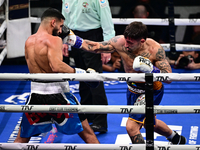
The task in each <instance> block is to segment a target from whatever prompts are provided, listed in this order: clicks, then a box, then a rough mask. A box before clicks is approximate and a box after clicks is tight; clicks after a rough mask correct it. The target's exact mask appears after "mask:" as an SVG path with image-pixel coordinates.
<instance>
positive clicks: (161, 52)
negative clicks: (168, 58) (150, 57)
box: [156, 47, 165, 60]
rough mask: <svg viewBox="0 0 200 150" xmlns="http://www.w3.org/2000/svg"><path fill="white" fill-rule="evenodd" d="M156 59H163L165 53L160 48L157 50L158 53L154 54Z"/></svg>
mask: <svg viewBox="0 0 200 150" xmlns="http://www.w3.org/2000/svg"><path fill="white" fill-rule="evenodd" d="M156 59H157V60H162V59H165V51H164V49H163V48H162V47H160V48H159V49H158V52H157V53H156Z"/></svg>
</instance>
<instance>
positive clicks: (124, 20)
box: [30, 17, 200, 51]
mask: <svg viewBox="0 0 200 150" xmlns="http://www.w3.org/2000/svg"><path fill="white" fill-rule="evenodd" d="M30 19H31V22H32V23H40V22H41V19H40V18H36V17H30ZM133 21H141V22H143V23H144V24H146V25H165V26H168V25H169V21H168V19H145V18H144V19H138V18H132V19H127V18H113V22H114V24H129V23H131V22H133ZM175 24H176V25H200V20H198V19H175ZM161 46H162V47H163V48H164V50H165V51H170V44H161ZM176 50H177V51H183V50H184V51H187V50H188V51H189V50H195V51H200V45H192V44H190V45H188V44H176Z"/></svg>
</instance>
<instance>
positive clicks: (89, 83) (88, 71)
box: [75, 68, 99, 88]
mask: <svg viewBox="0 0 200 150" xmlns="http://www.w3.org/2000/svg"><path fill="white" fill-rule="evenodd" d="M75 73H97V72H96V71H95V70H94V69H91V68H88V69H87V70H83V69H81V68H75ZM85 83H86V85H87V86H89V87H91V88H97V87H98V86H99V81H96V82H90V81H87V82H86V81H85Z"/></svg>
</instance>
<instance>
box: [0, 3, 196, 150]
mask: <svg viewBox="0 0 200 150" xmlns="http://www.w3.org/2000/svg"><path fill="white" fill-rule="evenodd" d="M0 4H2V3H0ZM5 15H8V14H7V12H6V14H5ZM6 18H7V17H6ZM29 19H30V22H31V23H40V19H39V18H36V17H30V18H29ZM132 21H141V22H143V23H144V24H146V25H160V26H170V25H171V24H174V25H176V26H182V25H189V26H190V25H200V20H199V19H197V20H194V19H178V18H166V19H139V18H138V19H126V18H113V22H114V24H129V23H131V22H132ZM6 28H7V20H5V21H4V22H3V24H2V25H1V27H0V36H2V35H3V33H4V32H5V31H6ZM172 41H173V40H172ZM161 45H162V47H163V48H164V49H165V51H170V50H171V49H176V50H177V51H182V50H197V51H199V50H200V45H194V44H189V45H188V44H176V43H173V42H171V43H169V44H161ZM7 52H8V49H7V47H5V48H4V49H3V50H2V52H1V53H0V65H1V63H2V61H3V60H4V58H5V57H6V55H7ZM176 71H177V73H169V74H161V73H160V74H135V73H134V74H125V73H114V74H113V73H103V74H95V75H94V74H87V75H79V74H56V75H55V74H48V75H47V74H29V73H28V69H27V66H17V67H14V66H0V101H1V103H0V127H1V128H0V137H1V138H0V149H17V150H18V149H37V150H42V149H44V150H47V149H57V150H59V149H67V150H84V149H85V150H89V149H93V150H100V149H107V150H113V149H115V150H132V149H134V150H135V149H138V150H145V149H146V150H152V149H155V150H179V149H181V150H199V149H200V138H199V135H198V134H200V132H199V124H200V121H198V120H199V113H200V102H199V101H198V100H199V99H200V84H199V81H200V73H199V72H200V70H195V71H194V70H193V71H191V70H181V69H179V70H174V69H173V72H176ZM38 80H39V81H44V80H45V81H46V80H48V81H66V80H67V81H69V82H70V88H71V92H72V93H73V94H74V95H75V96H76V97H77V98H78V99H80V97H79V93H78V92H77V91H78V87H77V84H78V81H104V85H105V90H106V94H107V97H108V103H109V105H108V106H94V105H92V106H87V105H84V106H67V107H66V106H57V105H56V106H53V105H51V106H42V105H41V106H40V105H37V107H35V106H34V105H29V106H25V105H24V104H25V100H26V98H27V97H28V95H29V92H30V81H38ZM126 81H141V82H146V91H147V92H146V93H145V94H146V100H147V103H146V106H127V105H126V88H127V86H126ZM153 81H173V82H172V83H171V84H165V83H164V86H165V94H164V96H163V100H162V102H161V105H159V106H153V103H152V99H153V98H152V95H153V93H152V83H153ZM22 112H56V113H58V112H60V113H63V112H66V113H67V112H68V113H74V112H76V113H82V112H86V113H93V112H95V113H96V112H98V113H108V132H107V133H106V134H98V133H95V134H96V136H97V138H98V139H99V141H100V143H101V144H84V141H82V140H81V139H80V138H79V137H78V135H70V136H69V135H63V134H61V133H58V132H57V131H56V129H55V131H50V132H49V133H46V134H44V135H40V136H38V137H33V138H31V140H30V143H26V144H21V143H13V141H14V139H15V138H16V134H17V133H18V129H19V124H20V121H21V116H22V115H21V114H22ZM129 113H137V114H144V113H146V114H147V129H146V131H145V130H144V129H141V133H142V135H143V137H144V138H145V140H146V144H135V145H133V144H131V141H130V139H129V137H128V135H127V132H126V130H125V122H126V120H127V117H128V114H129ZM153 114H158V115H157V116H158V117H159V119H160V118H161V120H163V121H164V122H166V123H167V125H169V127H170V128H171V129H172V130H176V131H177V132H178V133H179V134H182V135H184V136H185V137H186V139H187V143H186V145H169V144H168V142H167V140H166V139H165V138H164V137H161V136H160V135H157V134H156V133H153V126H152V123H151V122H153ZM165 114H167V115H165ZM146 133H147V134H146ZM61 143H62V144H61ZM77 143H78V144H77Z"/></svg>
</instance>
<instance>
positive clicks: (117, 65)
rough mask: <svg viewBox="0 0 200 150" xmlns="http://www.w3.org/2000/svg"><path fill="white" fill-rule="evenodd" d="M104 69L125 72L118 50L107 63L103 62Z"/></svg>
mask: <svg viewBox="0 0 200 150" xmlns="http://www.w3.org/2000/svg"><path fill="white" fill-rule="evenodd" d="M103 71H109V72H115V71H117V72H124V67H123V64H122V59H121V56H120V55H119V53H118V52H117V51H114V52H113V53H112V54H111V59H110V61H109V62H108V63H107V64H103Z"/></svg>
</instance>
